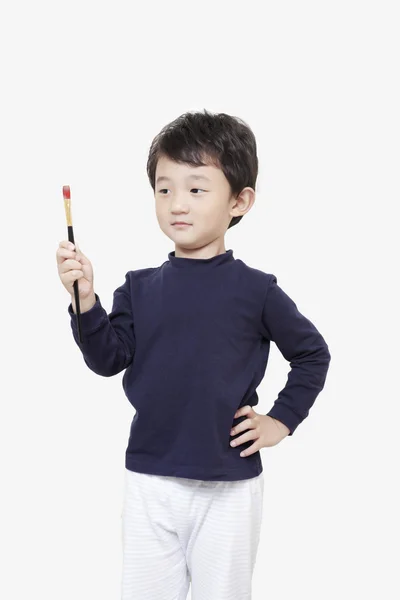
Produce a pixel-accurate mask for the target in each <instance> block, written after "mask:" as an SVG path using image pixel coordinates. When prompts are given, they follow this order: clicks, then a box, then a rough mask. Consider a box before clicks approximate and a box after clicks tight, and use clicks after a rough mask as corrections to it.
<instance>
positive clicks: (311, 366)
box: [262, 274, 331, 435]
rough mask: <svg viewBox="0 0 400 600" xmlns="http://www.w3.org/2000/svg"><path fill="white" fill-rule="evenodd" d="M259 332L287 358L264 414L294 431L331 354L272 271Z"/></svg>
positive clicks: (323, 377)
mask: <svg viewBox="0 0 400 600" xmlns="http://www.w3.org/2000/svg"><path fill="white" fill-rule="evenodd" d="M262 335H263V337H265V338H267V339H269V340H271V341H273V342H275V344H276V345H277V347H278V348H279V350H280V352H281V353H282V355H283V356H284V358H285V359H286V360H287V361H289V362H290V367H291V370H290V371H289V373H288V378H287V382H286V385H285V387H284V388H283V389H282V390H281V391H280V392H279V394H278V398H277V399H276V400H275V402H274V405H273V407H272V408H271V410H270V411H269V412H268V413H267V414H268V415H269V416H270V417H273V418H274V419H278V420H279V421H281V422H282V423H284V425H286V426H287V427H288V429H289V430H290V433H289V434H288V435H293V432H294V431H295V429H296V428H297V427H298V425H299V424H300V423H301V422H302V421H303V420H304V419H305V418H306V417H307V416H308V414H309V410H310V408H311V407H312V405H313V404H314V402H315V400H316V398H317V396H318V394H319V393H320V391H321V390H322V389H323V387H324V385H325V380H326V375H327V372H328V368H329V363H330V360H331V355H330V352H329V348H328V345H327V343H326V342H325V340H324V338H323V337H322V335H321V334H320V333H319V331H318V330H317V329H316V327H315V326H314V325H313V323H311V321H310V320H309V319H307V318H306V317H305V316H304V315H302V314H301V313H300V312H299V310H298V309H297V306H296V304H295V302H294V301H293V300H292V299H291V298H290V297H289V296H288V295H287V294H286V293H285V292H284V291H283V290H282V288H281V287H280V286H279V285H278V283H277V278H276V276H275V275H273V274H271V279H270V282H269V285H268V289H267V292H266V297H265V301H264V305H263V310H262Z"/></svg>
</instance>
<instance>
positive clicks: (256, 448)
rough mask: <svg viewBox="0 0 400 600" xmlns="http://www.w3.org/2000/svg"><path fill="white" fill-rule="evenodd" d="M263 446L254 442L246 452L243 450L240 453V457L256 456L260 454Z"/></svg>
mask: <svg viewBox="0 0 400 600" xmlns="http://www.w3.org/2000/svg"><path fill="white" fill-rule="evenodd" d="M261 448H262V446H261V445H260V443H259V442H258V441H257V442H254V444H252V445H251V446H249V447H248V448H246V450H242V451H241V453H240V456H249V455H250V454H254V453H255V452H258V451H259V450H261Z"/></svg>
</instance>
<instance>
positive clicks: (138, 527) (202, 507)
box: [121, 469, 264, 600]
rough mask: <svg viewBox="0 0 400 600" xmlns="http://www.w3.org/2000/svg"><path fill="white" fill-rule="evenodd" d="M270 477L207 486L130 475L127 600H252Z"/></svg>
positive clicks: (125, 522) (125, 515)
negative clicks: (265, 499)
mask: <svg viewBox="0 0 400 600" xmlns="http://www.w3.org/2000/svg"><path fill="white" fill-rule="evenodd" d="M263 493H264V473H263V472H262V473H261V474H260V475H258V476H257V477H253V478H251V479H245V480H240V481H202V480H197V479H186V478H181V477H166V476H161V475H151V474H147V473H137V472H135V471H130V470H128V469H125V491H124V502H123V510H122V515H121V517H122V522H121V523H122V526H121V533H122V546H123V567H122V582H121V594H122V595H121V599H122V600H186V598H187V594H188V591H189V586H190V584H191V600H251V597H252V596H251V586H252V584H251V580H252V575H253V570H254V566H255V561H256V554H257V548H258V543H259V538H260V529H261V520H262V509H263Z"/></svg>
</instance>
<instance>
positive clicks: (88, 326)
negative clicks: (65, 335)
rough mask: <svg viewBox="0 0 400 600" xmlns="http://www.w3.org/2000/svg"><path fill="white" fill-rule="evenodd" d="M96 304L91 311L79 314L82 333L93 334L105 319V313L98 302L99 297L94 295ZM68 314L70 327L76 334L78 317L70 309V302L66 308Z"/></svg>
mask: <svg viewBox="0 0 400 600" xmlns="http://www.w3.org/2000/svg"><path fill="white" fill-rule="evenodd" d="M95 298H96V302H95V304H94V305H93V306H92V308H91V309H89V310H87V311H85V312H83V313H81V327H82V333H93V332H94V331H97V329H99V328H100V327H101V326H102V324H103V322H104V320H105V319H107V312H106V310H105V309H104V307H103V306H102V304H101V302H100V298H99V296H98V295H97V294H96V293H95ZM68 313H69V315H70V317H71V326H72V328H73V329H74V330H75V331H76V332H78V315H77V314H75V313H74V311H73V309H72V302H70V304H69V306H68Z"/></svg>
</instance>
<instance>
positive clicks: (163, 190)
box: [158, 188, 207, 196]
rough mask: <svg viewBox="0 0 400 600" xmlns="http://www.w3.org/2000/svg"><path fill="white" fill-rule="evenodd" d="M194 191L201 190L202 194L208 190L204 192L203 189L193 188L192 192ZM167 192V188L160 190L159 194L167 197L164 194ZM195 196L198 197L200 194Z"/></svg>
mask: <svg viewBox="0 0 400 600" xmlns="http://www.w3.org/2000/svg"><path fill="white" fill-rule="evenodd" d="M193 190H200V191H201V192H206V191H207V190H203V189H202V188H192V189H191V190H190V191H193ZM166 191H168V190H167V188H163V189H162V190H158V193H159V194H162V195H164V196H165V194H163V192H166ZM195 196H198V194H195Z"/></svg>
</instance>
